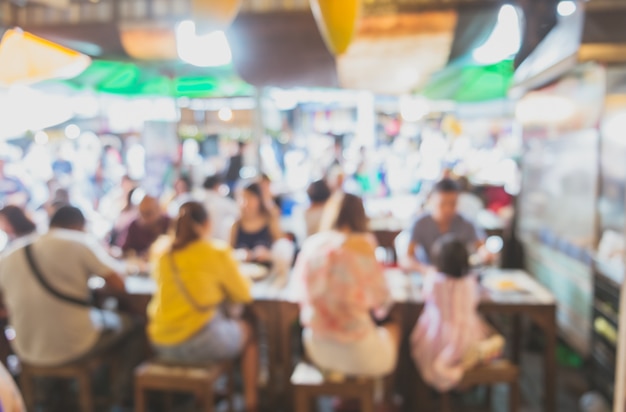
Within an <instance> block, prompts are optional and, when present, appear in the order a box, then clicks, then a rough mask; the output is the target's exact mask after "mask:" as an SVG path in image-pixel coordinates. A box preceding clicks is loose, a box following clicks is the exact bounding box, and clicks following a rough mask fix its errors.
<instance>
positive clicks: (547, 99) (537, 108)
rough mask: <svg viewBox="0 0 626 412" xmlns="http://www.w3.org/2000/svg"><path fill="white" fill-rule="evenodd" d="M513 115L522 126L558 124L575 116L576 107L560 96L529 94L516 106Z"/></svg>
mask: <svg viewBox="0 0 626 412" xmlns="http://www.w3.org/2000/svg"><path fill="white" fill-rule="evenodd" d="M515 114H516V117H517V120H518V121H519V122H520V123H521V124H523V125H529V124H554V123H556V124H559V123H563V122H566V121H568V120H569V119H571V118H572V116H574V115H575V114H576V105H575V104H574V102H572V101H571V100H570V99H567V98H565V97H561V96H541V95H533V94H530V95H529V96H527V97H526V98H524V99H523V100H521V101H520V102H519V103H518V104H517V109H516V110H515Z"/></svg>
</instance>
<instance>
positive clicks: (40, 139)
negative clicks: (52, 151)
mask: <svg viewBox="0 0 626 412" xmlns="http://www.w3.org/2000/svg"><path fill="white" fill-rule="evenodd" d="M35 143H37V144H40V145H44V144H46V143H48V134H47V133H46V132H44V131H41V130H40V131H38V132H37V133H35Z"/></svg>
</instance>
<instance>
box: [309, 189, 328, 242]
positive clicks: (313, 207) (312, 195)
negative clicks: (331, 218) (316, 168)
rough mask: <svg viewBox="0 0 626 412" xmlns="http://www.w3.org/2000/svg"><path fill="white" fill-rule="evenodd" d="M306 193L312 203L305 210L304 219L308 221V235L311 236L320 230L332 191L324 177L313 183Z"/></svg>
mask: <svg viewBox="0 0 626 412" xmlns="http://www.w3.org/2000/svg"><path fill="white" fill-rule="evenodd" d="M306 193H307V195H308V197H309V202H310V204H309V207H308V208H307V209H306V211H305V212H304V220H305V222H306V235H307V237H310V236H313V235H314V234H316V233H317V232H319V230H320V224H321V223H322V215H323V214H324V208H325V206H326V203H327V202H328V199H330V196H331V194H332V193H331V191H330V187H328V184H327V183H326V181H325V180H323V179H321V180H316V181H315V182H313V183H311V184H310V185H309V188H308V189H307V191H306Z"/></svg>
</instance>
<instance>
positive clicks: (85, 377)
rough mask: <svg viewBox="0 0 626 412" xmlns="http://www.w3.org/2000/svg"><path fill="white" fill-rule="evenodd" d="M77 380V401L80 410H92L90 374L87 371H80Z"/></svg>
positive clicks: (91, 411)
mask: <svg viewBox="0 0 626 412" xmlns="http://www.w3.org/2000/svg"><path fill="white" fill-rule="evenodd" d="M77 380H78V402H79V404H80V410H81V412H94V410H93V398H92V387H91V376H90V375H89V372H84V373H81V374H80V376H78V377H77Z"/></svg>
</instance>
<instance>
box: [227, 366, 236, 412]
mask: <svg viewBox="0 0 626 412" xmlns="http://www.w3.org/2000/svg"><path fill="white" fill-rule="evenodd" d="M227 378H228V383H227V385H226V390H227V392H228V393H227V394H226V396H227V397H228V412H235V399H234V396H235V368H234V365H232V364H231V365H230V367H229V368H228V376H227Z"/></svg>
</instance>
